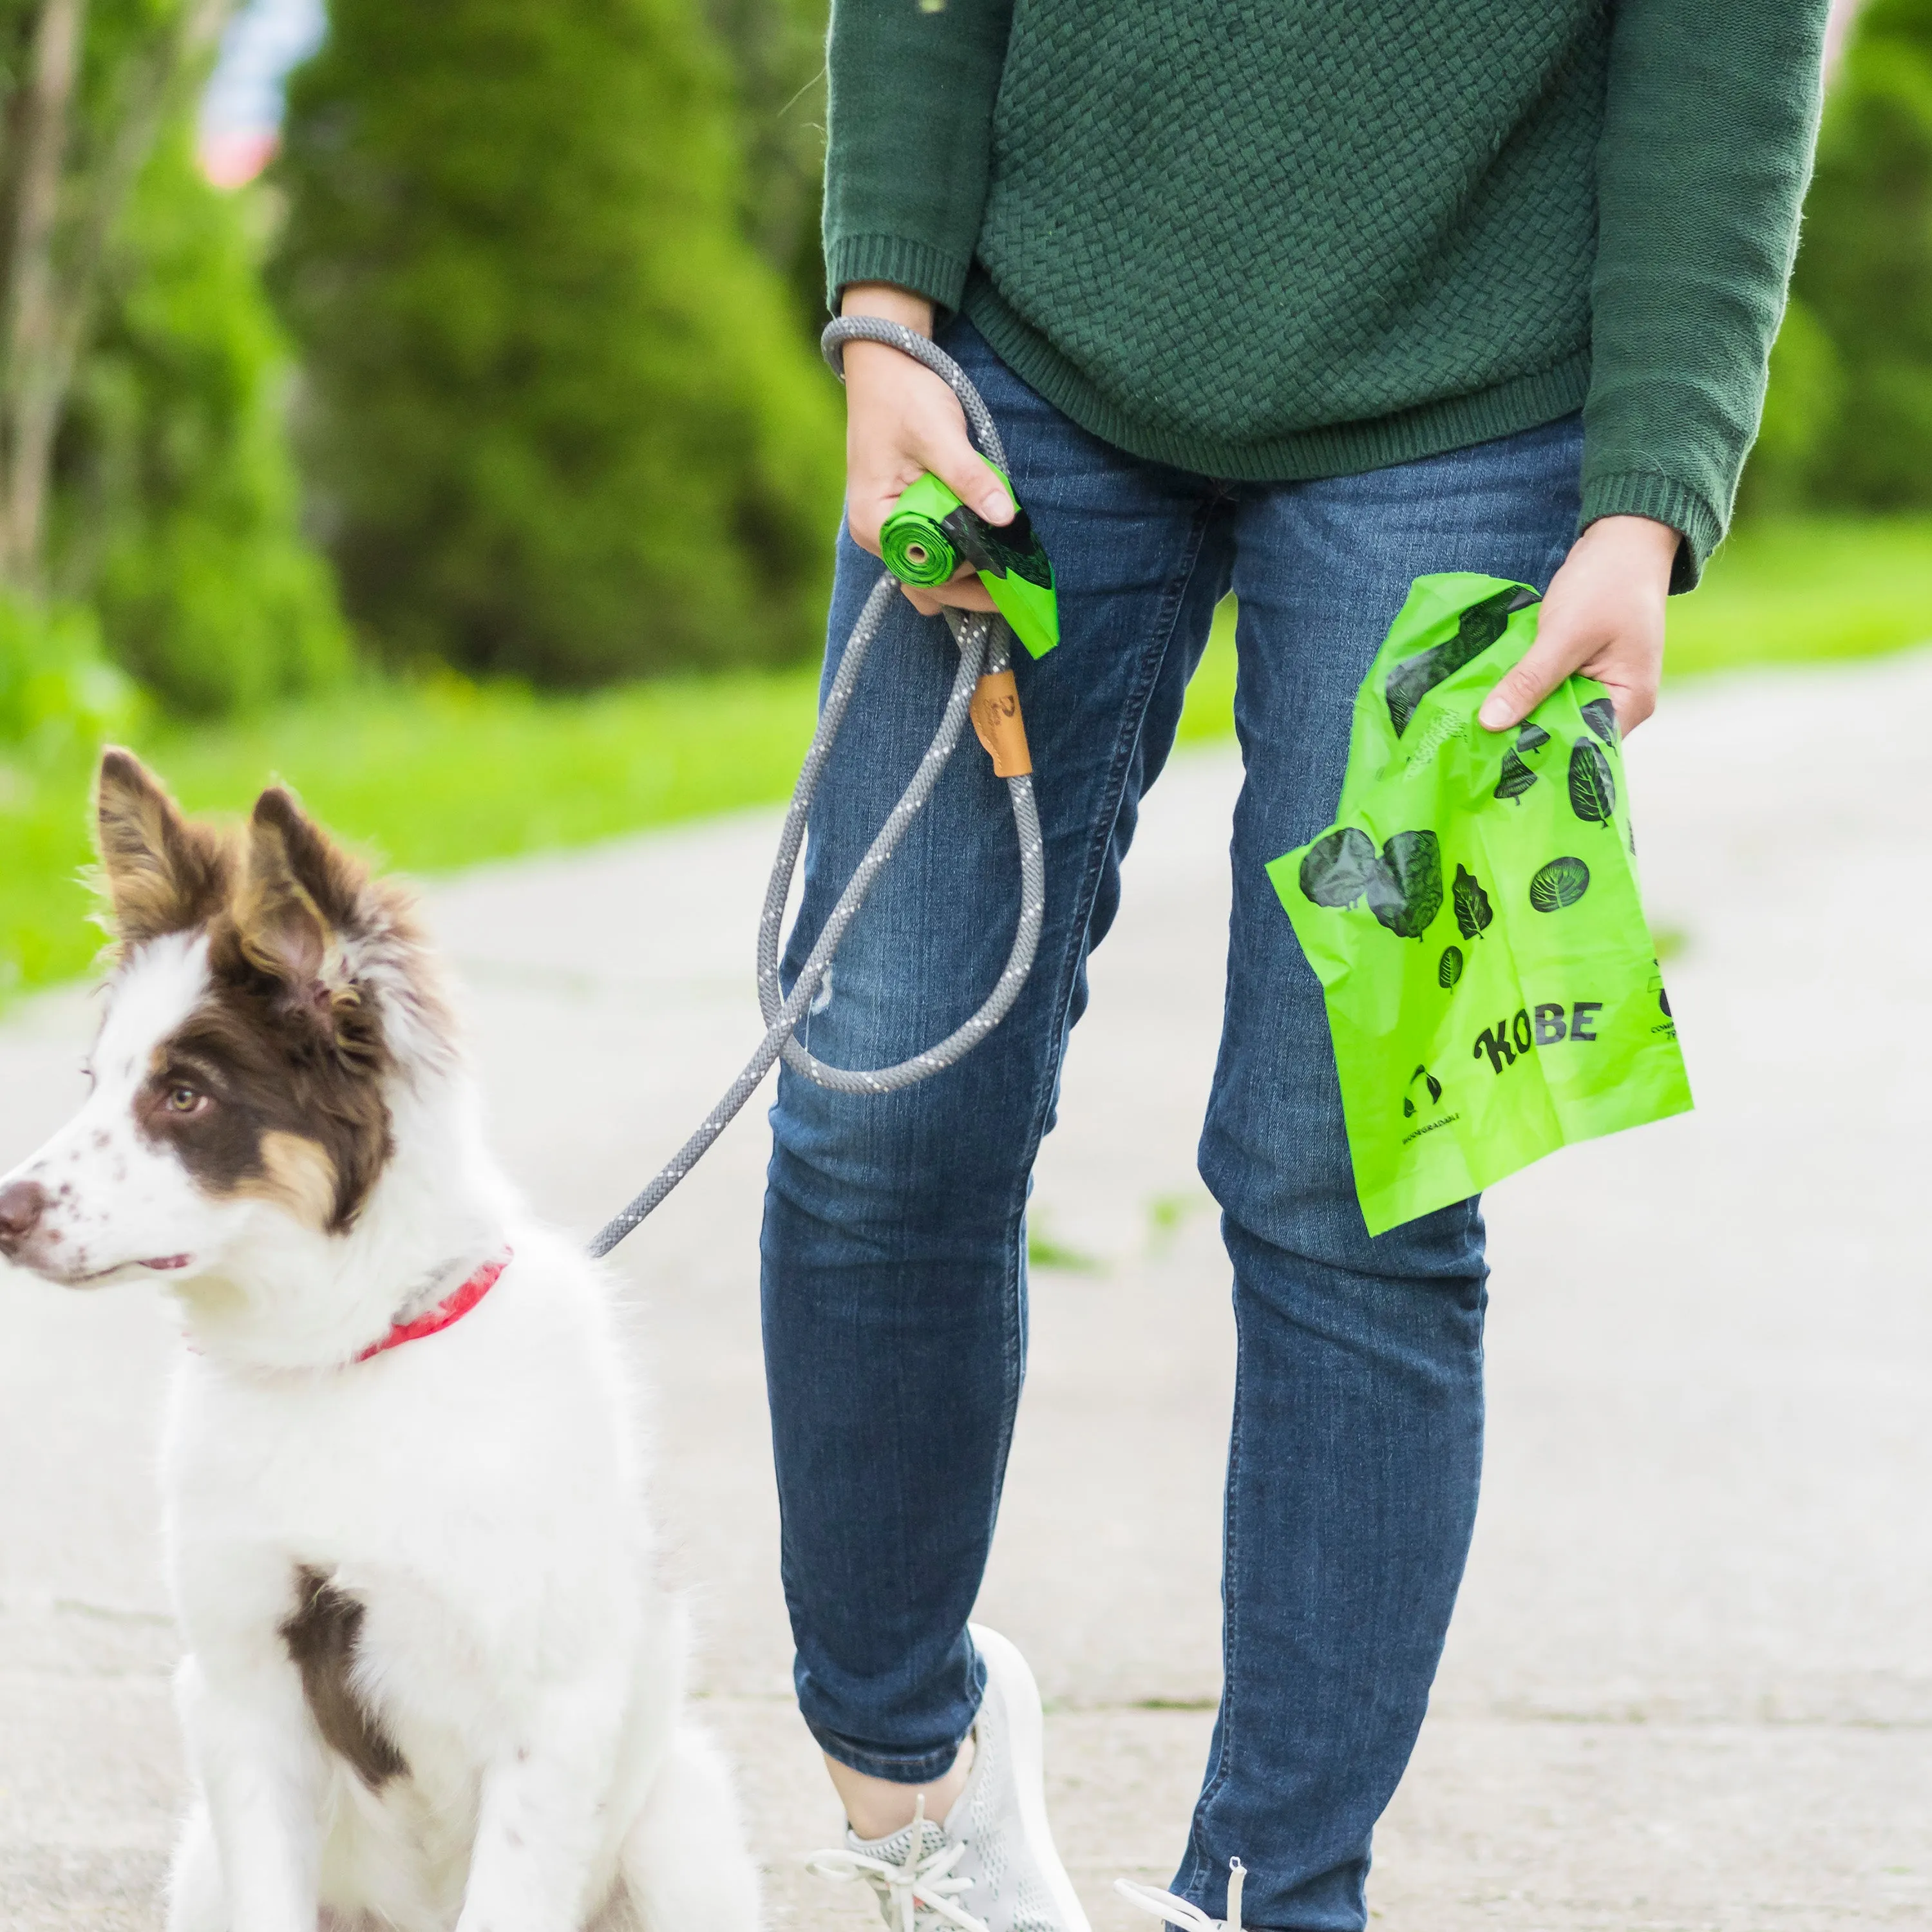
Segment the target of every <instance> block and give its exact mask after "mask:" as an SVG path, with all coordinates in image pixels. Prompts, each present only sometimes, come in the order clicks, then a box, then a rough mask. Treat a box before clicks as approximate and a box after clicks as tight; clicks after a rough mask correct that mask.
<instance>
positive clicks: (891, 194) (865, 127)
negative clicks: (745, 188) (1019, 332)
mask: <svg viewBox="0 0 1932 1932" xmlns="http://www.w3.org/2000/svg"><path fill="white" fill-rule="evenodd" d="M1012 14H1013V0H833V5H832V28H831V34H830V38H829V42H828V44H827V49H826V80H827V97H828V98H827V104H826V158H825V273H826V287H827V296H828V299H829V302H830V305H831V306H832V308H833V310H834V311H836V309H837V308H838V292H839V291H840V290H841V289H843V288H844V287H846V286H847V284H849V283H852V282H893V283H896V284H898V286H899V287H901V288H906V289H910V290H913V292H914V293H916V294H919V295H922V296H926V297H927V298H928V299H929V300H931V301H932V302H936V303H938V305H939V306H940V307H941V308H947V309H956V308H958V307H959V300H960V297H961V295H962V293H963V292H964V290H965V286H966V274H967V271H968V269H970V268H971V266H972V263H973V251H974V245H975V243H976V242H977V241H978V239H979V235H980V211H981V209H982V208H983V206H984V205H985V202H986V175H987V169H988V166H989V162H990V160H991V151H992V127H993V100H994V96H995V95H996V94H997V93H998V92H999V86H1000V70H1001V65H1003V63H1004V61H1005V58H1006V51H1007V28H1008V26H1009V24H1010V21H1011V19H1012Z"/></svg>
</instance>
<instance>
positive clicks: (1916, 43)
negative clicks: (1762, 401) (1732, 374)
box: [1745, 0, 1932, 509]
mask: <svg viewBox="0 0 1932 1932" xmlns="http://www.w3.org/2000/svg"><path fill="white" fill-rule="evenodd" d="M1745 501H1746V502H1747V503H1748V505H1750V506H1751V507H1753V508H1762V509H1770V508H1796V507H1798V506H1799V505H1805V504H1812V505H1820V506H1840V507H1844V508H1865V509H1892V508H1905V507H1908V506H1914V505H1925V504H1932V0H1869V4H1867V5H1866V6H1864V8H1863V9H1862V10H1861V13H1860V14H1859V17H1858V22H1857V25H1856V27H1855V29H1854V30H1853V31H1852V32H1851V34H1850V36H1849V43H1848V45H1847V46H1846V49H1845V51H1844V52H1843V58H1842V62H1841V65H1840V66H1839V67H1838V70H1837V71H1836V73H1835V76H1834V79H1833V83H1832V89H1831V92H1830V94H1829V97H1828V99H1827V101H1826V111H1825V124H1824V127H1823V132H1822V133H1821V135H1820V141H1819V146H1818V166H1817V174H1816V175H1815V176H1814V179H1813V181H1812V184H1811V194H1810V196H1809V197H1808V199H1807V202H1806V203H1805V233H1804V241H1803V245H1802V247H1801V248H1800V249H1799V257H1798V266H1797V270H1796V274H1795V275H1793V280H1792V301H1791V306H1790V311H1789V312H1788V313H1787V317H1786V319H1785V323H1784V329H1783V331H1782V332H1781V334H1780V335H1779V338H1778V344H1777V347H1776V348H1775V350H1774V351H1773V352H1772V376H1771V389H1770V393H1769V396H1768V397H1767V398H1766V405H1765V420H1764V429H1763V434H1762V436H1761V437H1760V441H1759V446H1758V448H1757V451H1756V452H1755V453H1754V456H1753V458H1752V462H1751V469H1750V470H1749V472H1748V474H1747V476H1746V478H1745Z"/></svg>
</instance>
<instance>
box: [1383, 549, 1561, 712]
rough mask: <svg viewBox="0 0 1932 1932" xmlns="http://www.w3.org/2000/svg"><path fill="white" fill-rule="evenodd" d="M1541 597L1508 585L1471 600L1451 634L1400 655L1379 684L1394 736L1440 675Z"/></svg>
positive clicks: (1470, 659) (1450, 672) (1469, 660)
mask: <svg viewBox="0 0 1932 1932" xmlns="http://www.w3.org/2000/svg"><path fill="white" fill-rule="evenodd" d="M1541 601H1543V600H1542V599H1541V598H1540V597H1538V595H1537V594H1536V592H1535V591H1534V590H1531V589H1526V587H1524V586H1522V585H1520V584H1511V586H1509V587H1508V589H1503V590H1499V591H1497V592H1495V593H1494V595H1491V596H1488V597H1485V598H1484V599H1483V601H1481V603H1480V604H1471V605H1470V606H1469V609H1468V610H1465V611H1464V612H1463V616H1462V621H1461V622H1460V623H1459V624H1457V626H1456V634H1455V635H1454V637H1451V638H1449V639H1448V640H1446V641H1445V642H1444V643H1439V644H1436V645H1435V646H1433V647H1432V648H1430V649H1428V650H1426V651H1418V652H1416V654H1415V656H1413V657H1410V658H1403V660H1402V661H1401V662H1400V664H1397V665H1396V666H1395V667H1394V669H1393V670H1391V671H1390V673H1389V674H1388V682H1387V683H1386V684H1385V685H1383V687H1382V691H1383V695H1384V696H1385V697H1386V699H1387V700H1388V714H1389V722H1390V723H1391V724H1393V725H1394V727H1395V735H1396V736H1397V737H1398V738H1400V736H1402V734H1403V733H1404V732H1405V731H1406V730H1408V729H1409V720H1410V719H1411V718H1413V717H1414V716H1415V707H1416V706H1418V704H1420V703H1421V702H1422V700H1424V698H1425V697H1427V696H1428V694H1430V692H1431V691H1433V690H1434V689H1435V688H1436V686H1437V685H1439V684H1440V683H1441V682H1442V680H1443V679H1445V677H1451V676H1454V674H1455V673H1457V671H1459V670H1461V669H1462V668H1463V666H1464V665H1465V664H1473V663H1474V662H1475V660H1476V659H1477V658H1479V657H1481V655H1482V654H1483V653H1484V652H1485V651H1486V650H1487V649H1489V647H1490V646H1491V645H1492V644H1493V643H1495V642H1496V640H1497V639H1498V638H1499V637H1501V636H1502V634H1503V633H1504V631H1506V630H1508V628H1509V620H1510V619H1511V618H1512V617H1513V616H1515V615H1516V613H1517V611H1519V610H1528V609H1529V607H1530V606H1531V605H1532V604H1538V603H1541Z"/></svg>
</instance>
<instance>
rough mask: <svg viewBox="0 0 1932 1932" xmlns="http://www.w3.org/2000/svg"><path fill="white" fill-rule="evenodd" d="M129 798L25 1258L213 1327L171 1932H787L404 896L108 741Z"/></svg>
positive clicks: (184, 1682)
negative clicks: (98, 990) (696, 1717)
mask: <svg viewBox="0 0 1932 1932" xmlns="http://www.w3.org/2000/svg"><path fill="white" fill-rule="evenodd" d="M97 812H98V844H99V849H100V854H101V866H102V870H103V874H104V888H105V891H106V894H107V900H108V908H109V915H110V925H111V929H112V930H113V934H114V936H115V956H114V963H113V971H112V976H111V978H110V981H109V986H108V1005H107V1013H106V1015H105V1017H104V1021H103V1023H102V1025H101V1032H100V1035H99V1037H98V1039H97V1040H96V1041H95V1046H94V1051H93V1055H92V1069H91V1071H92V1076H93V1081H94V1088H93V1092H92V1096H91V1097H90V1098H89V1100H88V1101H87V1102H86V1105H85V1106H83V1108H82V1109H81V1111H80V1113H79V1114H78V1115H77V1116H76V1117H75V1118H74V1120H73V1121H71V1122H70V1123H69V1124H68V1126H67V1127H65V1128H64V1129H62V1131H61V1132H60V1133H58V1134H56V1135H55V1136H54V1138H53V1139H52V1140H51V1141H49V1142H48V1143H47V1145H46V1146H45V1147H43V1148H41V1149H40V1151H39V1152H38V1153H37V1154H35V1155H34V1156H33V1157H32V1158H31V1159H30V1160H28V1161H27V1162H26V1163H24V1164H23V1166H20V1167H19V1168H17V1169H15V1170H14V1171H13V1172H12V1173H11V1174H10V1175H7V1176H5V1177H4V1178H0V1253H4V1254H5V1256H7V1259H10V1260H11V1261H13V1262H15V1263H17V1264H18V1265H20V1266H23V1267H25V1268H31V1269H32V1270H34V1271H35V1272H36V1273H37V1274H40V1275H43V1276H44V1277H46V1278H47V1279H48V1280H50V1281H53V1282H56V1283H62V1284H64V1285H66V1286H72V1287H76V1288H80V1287H92V1286H98V1285H101V1284H105V1283H114V1282H124V1281H130V1280H139V1279H141V1278H142V1277H145V1276H148V1275H157V1276H158V1277H160V1280H162V1281H163V1282H164V1283H165V1284H166V1286H167V1287H168V1289H169V1291H170V1292H172V1295H173V1296H174V1298H175V1300H176V1301H177V1303H178V1306H179V1308H180V1310H181V1317H182V1328H183V1331H184V1344H185V1346H184V1348H183V1349H182V1350H181V1356H180V1361H179V1363H178V1368H177V1370H176V1374H175V1385H174V1391H173V1396H172V1402H171V1404H170V1409H169V1421H168V1427H167V1434H166V1449H165V1454H164V1457H163V1487H164V1490H165V1497H166V1511H165V1513H166V1544H167V1557H168V1564H169V1574H170V1580H171V1583H172V1589H173V1591H174V1594H175V1603H176V1607H177V1610H178V1615H179V1617H180V1619H181V1628H182V1631H183V1632H184V1636H185V1637H186V1640H187V1652H188V1654H187V1658H186V1659H185V1661H184V1663H183V1664H182V1666H181V1672H180V1676H179V1683H178V1689H179V1703H180V1709H181V1720H182V1723H183V1724H184V1727H185V1730H186V1732H187V1742H188V1746H189V1755H190V1762H191V1764H192V1767H193V1773H194V1778H195V1782H196V1787H197V1793H196V1803H195V1805H194V1808H193V1813H192V1815H191V1816H190V1819H189V1820H188V1822H187V1826H186V1828H185V1829H184V1833H183V1835H182V1838H181V1844H180V1846H179V1849H178V1852H177V1854H176V1857H175V1866H174V1871H173V1876H172V1881H171V1888H170V1900H169V1927H170V1928H171V1932H317V1926H318V1925H319V1924H320V1925H323V1926H328V1927H341V1928H344V1932H347V1928H350V1927H365V1926H366V1927H374V1926H377V1925H381V1926H385V1927H395V1928H396V1932H448V1928H449V1927H456V1928H457V1932H583V1928H585V1927H596V1928H598V1932H619V1928H624V1929H625V1932H631V1928H643V1932H751V1928H753V1927H755V1926H756V1925H757V1924H758V1922H759V1917H760V1911H759V1902H758V1890H757V1878H756V1873H755V1870H754V1867H753V1865H752V1864H751V1859H750V1858H749V1856H748V1853H747V1852H746V1850H745V1843H744V1838H743V1834H742V1829H741V1827H740V1824H739V1818H738V1815H737V1810H736V1804H735V1802H734V1800H733V1795H732V1792H731V1790H730V1784H729V1782H728V1781H727V1778H726V1776H725V1775H724V1771H723V1769H722V1767H721V1764H720V1763H719V1762H718V1759H717V1757H716V1756H715V1754H714V1753H713V1751H712V1749H711V1748H710V1747H709V1745H708V1744H707V1742H706V1740H705V1739H704V1738H703V1736H701V1734H700V1733H697V1732H695V1731H694V1730H692V1729H691V1727H690V1726H689V1725H688V1724H687V1723H686V1722H685V1721H684V1719H683V1718H682V1714H681V1679H682V1670H683V1653H684V1645H683V1637H682V1625H681V1619H680V1618H679V1615H678V1614H677V1611H676V1606H675V1604H673V1602H672V1601H670V1600H669V1599H668V1598H667V1597H666V1596H665V1595H664V1593H663V1592H662V1591H661V1589H660V1588H659V1586H658V1584H657V1583H656V1581H655V1576H654V1568H653V1561H652V1549H651V1545H650V1541H649V1534H648V1532H647V1529H646V1523H645V1520H644V1515H643V1506H642V1474H641V1470H640V1462H639V1457H638V1452H637V1445H636V1443H635V1442H634V1440H633V1438H632V1435H631V1430H630V1427H629V1425H628V1415H629V1412H630V1404H629V1403H628V1399H627V1394H626V1391H625V1386H624V1382H623V1378H622V1373H621V1372H620V1370H619V1367H618V1358H619V1350H618V1346H617V1343H616V1337H615V1335H614V1333H613V1323H612V1317H611V1313H610V1306H609V1302H608V1298H607V1292H606V1289H605V1286H604V1283H603V1281H602V1280H601V1279H600V1277H599V1275H598V1271H597V1270H596V1269H595V1268H594V1266H593V1265H592V1264H591V1263H590V1262H589V1261H587V1260H586V1259H585V1258H584V1257H583V1255H582V1254H581V1253H580V1252H578V1250H577V1249H576V1248H575V1247H574V1246H573V1245H571V1244H570V1243H568V1242H567V1241H565V1240H563V1239H562V1238H560V1237H559V1235H556V1234H555V1233H553V1232H550V1231H549V1230H547V1229H544V1228H543V1227H541V1226H538V1225H536V1224H535V1223H532V1221H531V1220H529V1218H528V1217H527V1216H526V1214H525V1213H524V1212H523V1210H522V1208H520V1206H519V1205H518V1204H517V1202H516V1200H515V1199H514V1196H513V1194H512V1193H511V1190H510V1189H509V1188H508V1186H507V1184H505V1181H504V1180H503V1179H502V1176H501V1175H499V1172H498V1171H497V1169H496V1167H495V1166H494V1165H493V1163H492V1162H491V1160H490V1157H489V1155H488V1154H487V1152H486V1151H485V1149H484V1145H483V1140H482V1136H481V1131H480V1129H479V1125H478V1107H477V1104H476V1101H475V1094H474V1091H473V1089H472V1085H471V1082H470V1081H469V1077H468V1076H467V1074H466V1072H465V1070H464V1066H463V1058H462V1055H461V1054H460V1051H459V1050H458V1046H457V1045H456V1043H455V1037H454V1035H453V1033H452V1027H451V1024H450V1020H449V1013H448V1010H447V1007H446V1004H445V1001H444V998H443V993H442V992H441V990H440V987H439V986H438V984H437V976H436V974H435V971H434V965H433V962H432V961H431V959H430V957H429V956H428V953H427V952H426V950H425V946H424V943H423V941H422V937H421V935H420V934H419V931H418V930H417V928H416V925H415V923H414V922H413V917H412V915H411V913H410V906H409V902H408V900H407V897H406V895H404V893H403V892H401V890H400V889H398V887H397V886H395V885H394V884H393V883H383V882H379V881H376V880H371V878H370V877H368V874H367V873H366V871H365V870H364V868H362V866H361V865H359V863H357V862H356V861H355V860H354V859H352V858H351V857H350V856H348V855H347V853H344V852H343V851H341V850H340V849H338V847H335V846H334V845H332V844H331V843H330V842H329V840H328V838H326V836H325V835H323V833H322V832H320V830H319V829H317V827H316V826H314V824H313V823H311V821H310V820H308V819H307V818H306V817H304V816H303V814H302V811H301V810H300V809H299V807H298V806H297V805H296V802H295V800H294V799H293V798H292V797H291V796H290V795H289V793H287V792H286V791H284V790H270V791H267V792H265V793H263V795H262V796H261V798H260V799H259V800H258V801H257V804H256V805H255V808H254V814H253V816H252V817H251V820H250V821H249V823H248V825H247V826H246V827H245V829H242V830H239V831H225V830H222V829H217V828H215V827H213V826H208V825H205V824H202V823H194V822H190V821H189V820H186V819H184V817H182V816H181V813H180V812H179V811H178V810H177V809H176V808H175V805H174V804H173V802H172V800H171V799H169V797H168V796H167V794H166V792H165V791H163V790H162V788H161V787H160V785H159V784H157V783H156V781H154V778H152V777H151V775H149V774H148V772H146V771H145V769H143V768H142V766H141V765H140V764H139V763H138V762H137V761H136V760H135V759H134V758H133V757H131V756H130V755H129V754H127V753H126V752H124V751H109V752H108V753H107V754H106V756H105V757H104V758H103V760H102V761H101V773H100V780H99V785H98V799H97Z"/></svg>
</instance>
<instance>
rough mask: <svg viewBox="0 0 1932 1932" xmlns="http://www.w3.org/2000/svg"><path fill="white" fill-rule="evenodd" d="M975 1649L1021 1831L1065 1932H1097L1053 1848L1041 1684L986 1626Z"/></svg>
mask: <svg viewBox="0 0 1932 1932" xmlns="http://www.w3.org/2000/svg"><path fill="white" fill-rule="evenodd" d="M966 1628H968V1631H971V1633H972V1637H973V1644H974V1649H977V1651H978V1652H979V1653H980V1658H981V1660H982V1661H983V1662H984V1664H986V1676H987V1679H988V1680H989V1682H990V1683H992V1684H993V1685H996V1686H997V1687H998V1691H999V1694H1000V1708H1001V1709H1002V1710H1003V1711H1004V1712H1005V1714H1006V1719H1007V1748H1008V1749H1009V1750H1010V1751H1011V1752H1012V1754H1013V1760H1012V1762H1013V1789H1014V1798H1015V1801H1016V1804H1017V1805H1018V1807H1019V1822H1020V1830H1021V1832H1022V1834H1023V1835H1025V1839H1026V1843H1027V1849H1028V1851H1029V1852H1031V1853H1032V1854H1033V1859H1034V1864H1035V1865H1036V1866H1037V1867H1038V1868H1039V1871H1040V1876H1041V1878H1042V1879H1043V1880H1045V1882H1046V1888H1047V1890H1048V1891H1049V1892H1050V1893H1051V1894H1052V1897H1053V1907H1054V1909H1055V1912H1058V1914H1059V1915H1060V1921H1061V1926H1062V1927H1063V1928H1064V1932H1093V1928H1092V1927H1091V1926H1090V1925H1089V1924H1088V1921H1087V1914H1086V1912H1085V1911H1084V1910H1083V1909H1082V1906H1081V1903H1080V1897H1079V1894H1078V1893H1077V1892H1076V1891H1075V1890H1074V1889H1073V1880H1072V1879H1070V1878H1069V1877H1068V1876H1067V1867H1065V1866H1064V1864H1061V1862H1060V1854H1059V1852H1058V1851H1056V1850H1055V1849H1054V1843H1053V1833H1052V1830H1051V1829H1050V1828H1049V1826H1048V1824H1047V1822H1046V1720H1045V1718H1044V1716H1043V1713H1042V1712H1041V1709H1040V1686H1039V1685H1037V1684H1036V1683H1035V1682H1034V1675H1033V1673H1032V1671H1031V1670H1029V1669H1028V1667H1027V1661H1026V1659H1025V1658H1024V1657H1022V1655H1020V1653H1019V1649H1018V1648H1017V1647H1016V1646H1014V1645H1013V1644H1012V1643H1010V1642H1008V1640H1007V1639H1006V1638H1004V1637H1002V1636H1001V1634H999V1632H998V1631H992V1630H989V1629H987V1628H986V1625H984V1624H968V1625H967V1627H966Z"/></svg>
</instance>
